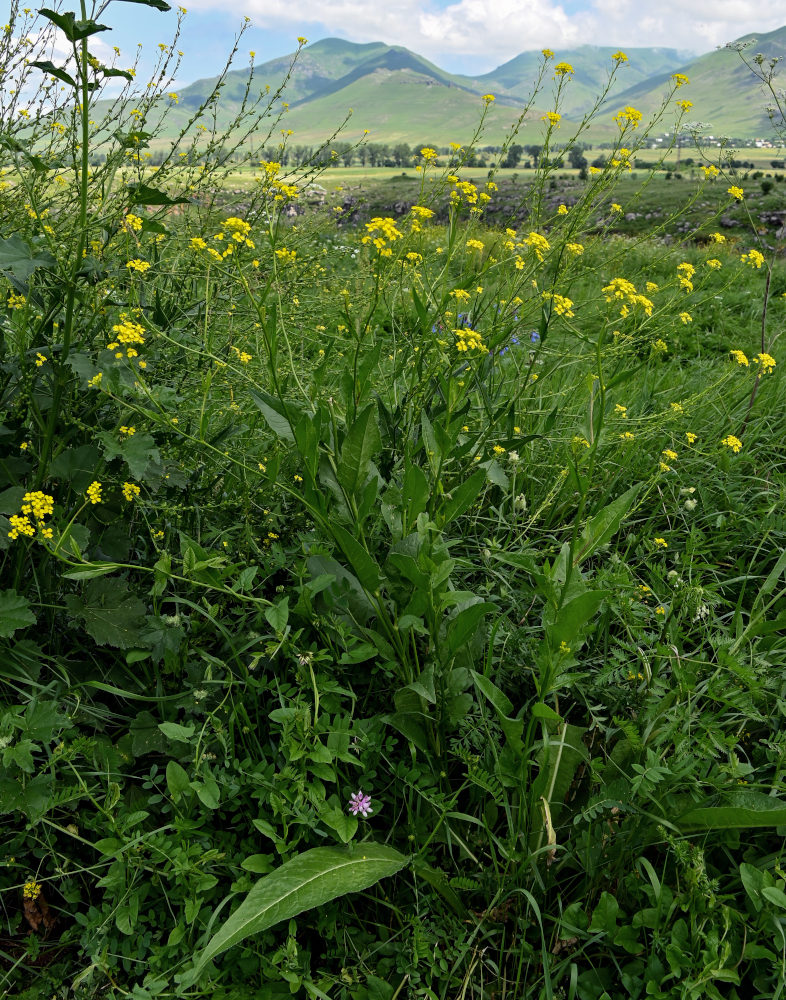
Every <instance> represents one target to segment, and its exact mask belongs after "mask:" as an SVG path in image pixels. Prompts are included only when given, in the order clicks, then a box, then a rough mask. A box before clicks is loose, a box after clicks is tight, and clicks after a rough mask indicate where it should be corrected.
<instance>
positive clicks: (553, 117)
mask: <svg viewBox="0 0 786 1000" xmlns="http://www.w3.org/2000/svg"><path fill="white" fill-rule="evenodd" d="M561 119H562V115H560V114H558V113H557V112H556V111H547V112H546V114H545V115H541V116H540V120H541V121H542V122H548V123H549V125H557V126H558V127H559V123H560V121H561Z"/></svg>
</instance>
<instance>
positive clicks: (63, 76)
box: [31, 59, 76, 87]
mask: <svg viewBox="0 0 786 1000" xmlns="http://www.w3.org/2000/svg"><path fill="white" fill-rule="evenodd" d="M31 65H33V66H35V68H36V69H40V70H41V72H42V73H48V74H49V76H53V77H54V78H55V79H56V80H61V81H62V82H63V83H67V84H68V85H69V87H76V80H75V79H74V78H73V77H72V76H70V75H69V74H68V73H66V71H65V70H64V69H61V68H60V67H59V66H55V64H54V63H53V62H51V61H50V60H48V59H46V60H42V61H40V62H34V63H31Z"/></svg>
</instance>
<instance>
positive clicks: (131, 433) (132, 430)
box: [120, 424, 136, 437]
mask: <svg viewBox="0 0 786 1000" xmlns="http://www.w3.org/2000/svg"><path fill="white" fill-rule="evenodd" d="M120 433H121V434H126V435H127V436H128V437H133V436H134V434H136V427H126V426H125V424H123V425H122V426H121V427H120Z"/></svg>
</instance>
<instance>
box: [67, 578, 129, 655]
mask: <svg viewBox="0 0 786 1000" xmlns="http://www.w3.org/2000/svg"><path fill="white" fill-rule="evenodd" d="M66 606H67V607H68V611H69V614H70V615H71V617H72V618H77V619H78V620H80V621H81V622H82V624H83V625H84V627H85V629H86V631H87V632H88V634H89V635H91V636H92V637H93V639H95V641H96V642H97V643H98V645H99V646H114V647H115V648H117V649H130V648H131V647H132V646H143V645H144V642H143V641H142V634H141V630H142V627H143V626H144V623H145V606H144V604H143V603H142V602H141V601H140V600H139V598H138V597H136V596H134V595H133V594H132V593H131V592H130V590H129V588H128V584H127V583H126V582H125V580H112V579H103V580H91V581H90V583H88V584H87V586H86V587H85V589H84V597H78V596H77V595H76V594H69V595H68V596H67V597H66Z"/></svg>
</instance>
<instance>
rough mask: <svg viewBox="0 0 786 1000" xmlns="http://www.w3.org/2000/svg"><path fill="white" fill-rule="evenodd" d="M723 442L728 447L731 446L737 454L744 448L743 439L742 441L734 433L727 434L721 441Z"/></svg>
mask: <svg viewBox="0 0 786 1000" xmlns="http://www.w3.org/2000/svg"><path fill="white" fill-rule="evenodd" d="M721 444H725V445H726V447H727V448H731V450H732V451H733V452H734V454H735V455H736V454H737V452H738V451H740V449H741V448H742V441H740V439H739V438H738V437H735V436H734V435H733V434H729V435H727V436H726V437H725V438H724V439H723V440H722V441H721Z"/></svg>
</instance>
